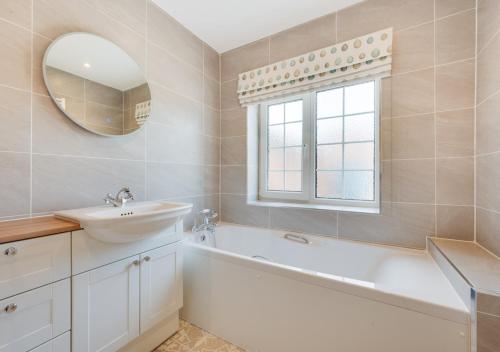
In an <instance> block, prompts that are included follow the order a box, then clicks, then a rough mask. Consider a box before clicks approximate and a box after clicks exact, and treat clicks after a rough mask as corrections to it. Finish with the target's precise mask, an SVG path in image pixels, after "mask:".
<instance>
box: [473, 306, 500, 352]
mask: <svg viewBox="0 0 500 352" xmlns="http://www.w3.org/2000/svg"><path fill="white" fill-rule="evenodd" d="M498 331H500V317H498V316H494V315H488V314H483V313H478V314H477V352H496V351H498V346H500V335H499V334H498Z"/></svg>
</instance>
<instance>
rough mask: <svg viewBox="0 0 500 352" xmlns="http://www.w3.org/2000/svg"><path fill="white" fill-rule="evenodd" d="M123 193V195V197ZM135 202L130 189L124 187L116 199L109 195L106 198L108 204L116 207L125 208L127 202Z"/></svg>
mask: <svg viewBox="0 0 500 352" xmlns="http://www.w3.org/2000/svg"><path fill="white" fill-rule="evenodd" d="M122 193H123V195H122ZM131 200H134V195H133V194H132V192H130V189H129V188H128V187H123V188H122V189H120V190H119V191H118V193H117V194H116V196H115V197H113V196H112V195H111V193H108V194H107V195H106V197H105V198H104V202H105V203H106V204H113V206H114V207H123V206H124V205H125V204H126V203H127V202H129V201H131Z"/></svg>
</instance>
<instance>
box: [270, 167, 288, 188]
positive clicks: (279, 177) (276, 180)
mask: <svg viewBox="0 0 500 352" xmlns="http://www.w3.org/2000/svg"><path fill="white" fill-rule="evenodd" d="M284 188H285V174H284V172H283V171H269V173H268V177H267V189H268V190H269V191H283V189H284Z"/></svg>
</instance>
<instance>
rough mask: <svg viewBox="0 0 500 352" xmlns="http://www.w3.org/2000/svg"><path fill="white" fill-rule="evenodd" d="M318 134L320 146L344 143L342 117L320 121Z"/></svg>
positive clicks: (318, 122) (317, 129)
mask: <svg viewBox="0 0 500 352" xmlns="http://www.w3.org/2000/svg"><path fill="white" fill-rule="evenodd" d="M316 134H317V139H318V144H323V143H340V142H342V117H337V118H334V119H325V120H318V121H317V125H316Z"/></svg>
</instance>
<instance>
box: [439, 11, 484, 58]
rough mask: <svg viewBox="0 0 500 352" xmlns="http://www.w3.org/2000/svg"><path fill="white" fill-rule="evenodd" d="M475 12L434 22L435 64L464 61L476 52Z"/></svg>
mask: <svg viewBox="0 0 500 352" xmlns="http://www.w3.org/2000/svg"><path fill="white" fill-rule="evenodd" d="M475 28H476V11H475V10H470V11H467V12H462V13H459V14H457V15H453V16H450V17H446V18H443V19H441V20H439V21H437V22H436V49H437V52H436V57H437V64H438V65H441V64H446V63H449V62H453V61H459V60H465V59H469V58H472V57H474V56H475V52H476V31H475Z"/></svg>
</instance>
